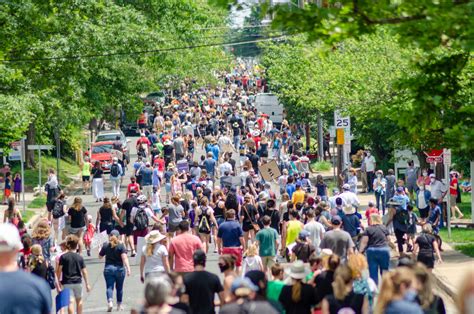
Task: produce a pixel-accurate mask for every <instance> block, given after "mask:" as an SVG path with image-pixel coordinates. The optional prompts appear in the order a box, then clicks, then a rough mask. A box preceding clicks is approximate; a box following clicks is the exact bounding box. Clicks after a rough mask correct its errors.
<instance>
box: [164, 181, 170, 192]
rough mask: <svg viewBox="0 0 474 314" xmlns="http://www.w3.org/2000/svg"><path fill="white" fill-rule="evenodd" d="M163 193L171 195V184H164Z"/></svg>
mask: <svg viewBox="0 0 474 314" xmlns="http://www.w3.org/2000/svg"><path fill="white" fill-rule="evenodd" d="M165 191H166V193H171V183H165Z"/></svg>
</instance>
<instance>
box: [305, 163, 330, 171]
mask: <svg viewBox="0 0 474 314" xmlns="http://www.w3.org/2000/svg"><path fill="white" fill-rule="evenodd" d="M310 167H311V169H312V170H313V171H329V170H331V167H332V164H331V163H330V162H329V161H315V162H312V163H311V164H310Z"/></svg>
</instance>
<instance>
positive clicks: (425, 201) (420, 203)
mask: <svg viewBox="0 0 474 314" xmlns="http://www.w3.org/2000/svg"><path fill="white" fill-rule="evenodd" d="M430 198H431V192H430V191H429V190H427V189H426V185H425V183H424V182H421V183H420V184H419V185H418V190H417V191H416V207H417V208H418V210H419V212H420V218H421V219H422V220H425V219H426V218H428V213H429V211H430V205H429V201H430Z"/></svg>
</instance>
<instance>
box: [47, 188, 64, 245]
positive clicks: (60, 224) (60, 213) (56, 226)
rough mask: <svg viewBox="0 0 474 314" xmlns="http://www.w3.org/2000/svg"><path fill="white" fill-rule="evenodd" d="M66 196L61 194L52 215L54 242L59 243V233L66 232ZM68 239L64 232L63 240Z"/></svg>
mask: <svg viewBox="0 0 474 314" xmlns="http://www.w3.org/2000/svg"><path fill="white" fill-rule="evenodd" d="M66 212H67V210H66V194H64V192H59V195H58V197H57V198H56V202H55V203H54V206H53V209H52V211H51V215H52V217H53V230H54V242H55V243H58V238H59V231H60V230H61V229H63V230H64V226H65V217H64V216H65V215H66ZM65 237H66V232H63V234H62V238H63V239H64V238H65Z"/></svg>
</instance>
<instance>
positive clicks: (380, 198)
mask: <svg viewBox="0 0 474 314" xmlns="http://www.w3.org/2000/svg"><path fill="white" fill-rule="evenodd" d="M380 201H382V215H385V195H384V194H383V193H380V192H377V191H376V192H375V203H376V205H375V207H377V209H378V210H380Z"/></svg>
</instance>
